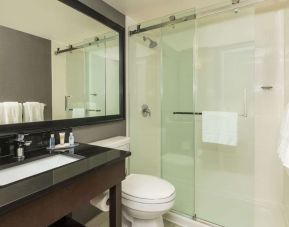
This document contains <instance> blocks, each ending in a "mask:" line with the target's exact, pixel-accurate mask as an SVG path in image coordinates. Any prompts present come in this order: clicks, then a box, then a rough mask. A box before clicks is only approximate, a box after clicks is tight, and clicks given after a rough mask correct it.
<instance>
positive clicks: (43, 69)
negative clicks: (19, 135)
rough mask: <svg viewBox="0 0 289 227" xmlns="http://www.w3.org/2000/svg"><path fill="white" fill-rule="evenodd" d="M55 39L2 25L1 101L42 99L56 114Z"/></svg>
mask: <svg viewBox="0 0 289 227" xmlns="http://www.w3.org/2000/svg"><path fill="white" fill-rule="evenodd" d="M51 90H52V82H51V42H50V40H47V39H43V38H40V37H37V36H33V35H30V34H27V33H24V32H20V31H16V30H13V29H10V28H6V27H3V26H0V102H3V101H18V102H27V101H34V102H41V103H45V104H46V105H47V106H46V108H45V119H46V120H51V117H52V91H51Z"/></svg>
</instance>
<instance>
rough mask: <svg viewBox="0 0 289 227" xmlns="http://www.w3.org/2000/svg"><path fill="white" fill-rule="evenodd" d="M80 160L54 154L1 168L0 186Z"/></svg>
mask: <svg viewBox="0 0 289 227" xmlns="http://www.w3.org/2000/svg"><path fill="white" fill-rule="evenodd" d="M77 160H79V159H78V158H74V157H69V156H65V155H54V156H51V157H47V158H42V159H39V160H36V161H33V162H29V163H25V164H22V165H18V166H13V167H10V168H7V169H3V170H0V186H3V185H6V184H9V183H12V182H15V181H18V180H21V179H24V178H27V177H31V176H33V175H36V174H39V173H43V172H45V171H48V170H51V169H55V168H57V167H60V166H63V165H66V164H69V163H72V162H75V161H77Z"/></svg>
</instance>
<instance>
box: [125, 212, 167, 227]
mask: <svg viewBox="0 0 289 227" xmlns="http://www.w3.org/2000/svg"><path fill="white" fill-rule="evenodd" d="M122 227H164V221H163V217H162V216H159V217H157V218H154V219H139V218H133V217H129V216H128V215H127V213H126V212H125V211H123V212H122Z"/></svg>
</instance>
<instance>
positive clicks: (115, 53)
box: [53, 32, 119, 119]
mask: <svg viewBox="0 0 289 227" xmlns="http://www.w3.org/2000/svg"><path fill="white" fill-rule="evenodd" d="M118 47H119V39H118V33H116V32H110V33H107V34H104V35H102V36H98V37H93V38H90V39H86V40H85V41H83V42H81V43H78V44H75V45H71V46H70V47H68V48H67V47H65V48H64V49H61V48H57V50H56V52H55V54H56V56H55V57H54V58H55V61H61V62H63V61H65V62H66V74H63V75H64V76H65V78H64V79H63V81H64V82H65V84H64V86H62V87H58V89H57V88H55V89H53V93H54V94H55V95H56V96H58V97H61V96H63V95H64V93H65V95H64V96H63V99H62V100H61V99H60V100H59V101H60V102H62V101H63V100H64V105H63V106H62V108H54V109H55V111H54V112H53V114H54V115H53V119H63V118H83V117H95V116H107V115H117V114H119V48H118ZM58 78H59V77H58ZM58 105H59V106H61V104H58Z"/></svg>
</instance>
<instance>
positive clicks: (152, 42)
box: [143, 36, 158, 48]
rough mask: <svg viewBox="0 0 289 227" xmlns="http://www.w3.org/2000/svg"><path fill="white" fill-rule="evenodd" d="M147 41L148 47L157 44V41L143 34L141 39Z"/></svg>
mask: <svg viewBox="0 0 289 227" xmlns="http://www.w3.org/2000/svg"><path fill="white" fill-rule="evenodd" d="M147 40H148V41H149V42H150V43H149V48H155V47H157V46H158V43H157V42H156V41H153V40H152V39H151V38H149V37H147V36H143V41H144V42H146V41H147Z"/></svg>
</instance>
